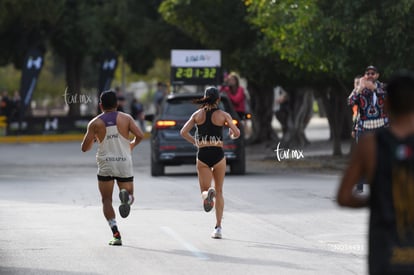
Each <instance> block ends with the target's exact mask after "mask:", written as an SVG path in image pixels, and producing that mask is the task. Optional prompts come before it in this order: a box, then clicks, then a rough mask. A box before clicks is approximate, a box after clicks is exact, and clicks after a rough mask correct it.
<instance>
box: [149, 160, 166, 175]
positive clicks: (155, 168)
mask: <svg viewBox="0 0 414 275" xmlns="http://www.w3.org/2000/svg"><path fill="white" fill-rule="evenodd" d="M162 175H164V165H162V164H160V163H157V162H156V161H154V159H153V158H151V176H153V177H157V176H162Z"/></svg>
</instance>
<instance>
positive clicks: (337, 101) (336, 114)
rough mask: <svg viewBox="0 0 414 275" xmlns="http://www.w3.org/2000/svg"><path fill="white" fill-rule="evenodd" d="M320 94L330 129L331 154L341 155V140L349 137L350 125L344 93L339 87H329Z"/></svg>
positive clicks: (348, 110)
mask: <svg viewBox="0 0 414 275" xmlns="http://www.w3.org/2000/svg"><path fill="white" fill-rule="evenodd" d="M321 96H322V100H323V103H324V107H325V110H326V114H327V118H328V122H329V128H330V130H331V140H332V141H333V155H334V156H340V155H342V147H341V141H342V140H343V139H349V137H350V135H351V126H352V121H351V118H350V109H349V107H348V106H347V99H346V94H345V93H343V92H342V90H341V89H335V88H333V87H329V88H328V89H327V91H326V92H325V93H321Z"/></svg>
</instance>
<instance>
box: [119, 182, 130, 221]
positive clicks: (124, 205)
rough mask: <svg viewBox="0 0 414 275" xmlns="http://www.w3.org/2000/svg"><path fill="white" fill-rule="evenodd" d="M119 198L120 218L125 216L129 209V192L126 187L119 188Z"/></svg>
mask: <svg viewBox="0 0 414 275" xmlns="http://www.w3.org/2000/svg"><path fill="white" fill-rule="evenodd" d="M119 199H120V200H121V205H120V206H119V214H120V215H121V217H122V218H126V217H128V215H129V212H130V211H131V206H130V205H129V203H128V201H129V193H128V191H127V190H126V189H121V191H120V192H119Z"/></svg>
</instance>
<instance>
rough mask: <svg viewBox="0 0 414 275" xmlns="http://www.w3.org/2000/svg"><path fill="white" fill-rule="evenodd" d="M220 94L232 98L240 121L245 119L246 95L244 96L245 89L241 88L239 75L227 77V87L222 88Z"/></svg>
mask: <svg viewBox="0 0 414 275" xmlns="http://www.w3.org/2000/svg"><path fill="white" fill-rule="evenodd" d="M220 92H224V93H225V94H226V95H227V96H228V97H229V98H230V101H231V102H232V103H233V106H234V109H235V111H236V112H237V114H238V115H239V117H240V119H244V116H245V114H246V95H245V94H244V89H243V87H241V86H240V80H239V77H238V76H237V74H235V73H230V74H229V75H228V76H227V79H225V85H223V86H222V87H221V89H220Z"/></svg>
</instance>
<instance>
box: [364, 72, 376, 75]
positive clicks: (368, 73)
mask: <svg viewBox="0 0 414 275" xmlns="http://www.w3.org/2000/svg"><path fill="white" fill-rule="evenodd" d="M365 74H366V75H375V74H376V73H370V72H367V73H365Z"/></svg>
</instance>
